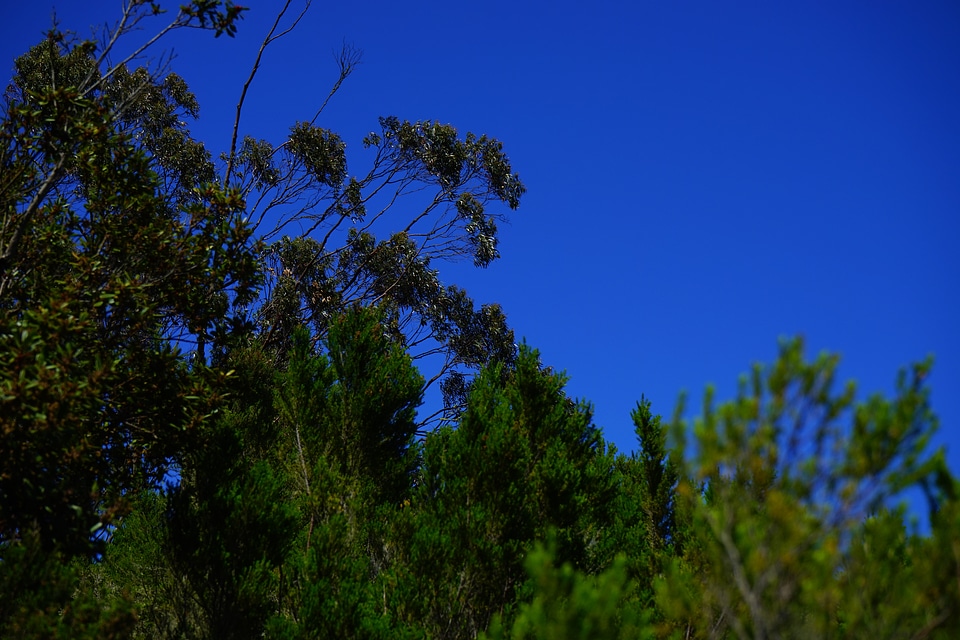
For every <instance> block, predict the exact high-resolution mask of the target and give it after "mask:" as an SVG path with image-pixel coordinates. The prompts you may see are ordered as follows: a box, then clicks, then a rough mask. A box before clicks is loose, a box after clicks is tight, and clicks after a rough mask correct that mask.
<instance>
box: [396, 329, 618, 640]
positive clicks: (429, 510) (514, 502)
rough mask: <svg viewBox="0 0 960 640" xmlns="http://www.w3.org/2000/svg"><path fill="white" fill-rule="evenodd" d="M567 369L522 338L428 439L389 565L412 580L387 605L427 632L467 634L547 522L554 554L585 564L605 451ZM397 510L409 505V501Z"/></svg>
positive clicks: (520, 579)
mask: <svg viewBox="0 0 960 640" xmlns="http://www.w3.org/2000/svg"><path fill="white" fill-rule="evenodd" d="M563 385H564V378H563V377H562V376H559V375H556V374H552V373H550V372H548V371H544V370H542V369H541V368H540V365H539V356H538V355H537V353H536V352H534V351H532V350H530V349H528V348H525V347H523V348H521V351H520V355H519V357H518V359H517V362H516V367H515V368H513V369H511V370H510V371H509V372H508V373H506V375H505V374H504V370H503V368H502V366H500V365H497V366H492V367H488V368H487V369H485V370H484V371H483V373H482V374H481V376H480V377H479V378H478V380H477V382H476V384H475V385H474V387H473V389H472V390H471V392H470V396H469V399H468V402H467V408H466V411H465V412H464V414H463V416H462V417H461V421H460V424H459V425H458V427H457V429H455V430H454V429H450V428H442V429H440V430H439V431H438V432H436V433H434V434H431V435H430V436H429V437H428V438H427V439H426V441H425V443H424V450H423V463H422V467H421V471H420V476H419V478H418V486H417V491H416V492H415V494H414V495H413V497H412V498H411V504H410V507H409V514H408V515H407V517H406V518H405V519H401V520H400V521H399V522H398V524H397V526H398V527H399V532H398V533H397V534H396V535H397V537H398V539H402V540H405V541H406V544H405V546H402V547H400V548H399V549H398V551H397V553H398V558H397V563H396V566H395V567H394V569H393V571H394V572H395V574H396V577H395V578H394V580H396V581H397V582H398V583H402V582H405V581H412V584H413V585H415V586H412V587H411V588H410V591H409V593H411V594H417V595H416V596H415V599H409V600H408V599H405V598H403V597H402V596H403V594H402V593H400V592H399V591H398V597H399V598H400V601H398V602H396V603H395V604H394V605H393V606H394V607H395V611H397V612H398V615H399V616H400V617H401V619H403V620H410V621H419V623H420V624H421V625H423V626H424V627H425V628H426V629H427V633H428V634H429V635H430V636H433V637H442V638H464V637H473V636H475V635H476V634H477V633H478V632H479V631H481V630H483V629H484V628H485V627H486V626H487V624H488V623H489V621H490V619H491V616H492V615H493V614H494V613H501V614H503V613H505V612H507V611H508V610H509V609H510V607H511V606H512V604H513V603H514V601H515V600H516V598H517V596H518V594H519V593H520V590H521V588H522V587H523V585H524V583H525V572H524V569H523V556H524V554H525V552H526V550H527V548H529V546H530V545H531V544H532V543H533V542H534V541H535V540H537V539H542V538H543V537H544V536H545V535H546V533H547V531H548V530H554V531H555V535H556V540H557V553H558V557H559V558H560V560H561V561H562V562H572V563H573V564H574V566H577V567H585V566H588V565H589V564H590V563H591V558H592V554H593V553H594V547H595V546H596V540H597V538H598V537H599V536H600V535H601V528H602V527H603V526H604V525H605V523H606V522H607V521H608V519H609V517H610V516H609V509H610V506H611V501H612V496H613V492H614V480H613V478H612V476H611V473H610V472H611V469H612V467H613V460H612V456H610V455H609V454H608V453H607V452H606V448H605V446H604V443H603V439H602V438H601V436H600V432H599V430H598V429H597V428H596V427H594V426H593V425H592V423H591V416H590V409H589V407H588V406H587V405H584V404H575V403H573V402H572V401H570V400H569V399H568V398H567V397H566V396H565V394H564V393H563ZM404 511H405V512H407V511H408V510H407V509H405V510H404Z"/></svg>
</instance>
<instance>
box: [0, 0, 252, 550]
mask: <svg viewBox="0 0 960 640" xmlns="http://www.w3.org/2000/svg"><path fill="white" fill-rule="evenodd" d="M127 11H128V12H131V13H133V14H134V15H139V14H137V13H136V12H141V13H142V12H143V11H144V8H143V6H142V5H131V6H130V7H128V9H127ZM237 11H238V10H237V9H236V8H235V7H232V6H231V5H229V4H228V5H226V6H225V7H221V3H218V2H217V3H214V2H203V3H194V4H191V5H186V6H185V8H184V9H182V10H181V13H180V14H179V15H178V17H177V18H176V19H175V21H174V23H173V25H172V26H171V27H169V28H176V27H183V26H193V25H197V24H198V21H199V23H200V24H204V20H206V23H207V24H209V23H210V21H211V20H213V22H214V23H215V24H218V25H220V27H217V28H218V29H219V28H221V27H222V28H223V29H225V30H226V29H228V26H229V23H232V22H231V21H232V20H233V19H235V18H236V16H237V15H238V13H237ZM191 12H192V13H191ZM230 16H233V18H230ZM223 21H227V22H226V23H224V22H223ZM127 28H129V27H127ZM122 31H123V28H121V29H120V30H119V32H122ZM119 32H118V33H119ZM95 52H96V48H95V47H94V45H93V44H92V43H81V44H79V45H77V46H75V47H71V46H69V45H68V43H67V41H66V40H65V38H64V37H63V36H62V35H61V34H59V33H58V32H56V31H52V32H51V34H50V36H49V37H48V39H47V40H46V41H45V42H43V43H41V44H39V45H37V46H36V47H34V49H32V50H31V51H30V52H29V53H28V54H27V55H25V56H23V57H22V58H20V59H19V60H18V61H17V72H18V73H17V75H16V77H15V78H14V84H13V86H12V88H11V90H10V92H9V93H8V97H7V100H6V104H5V108H4V115H3V120H2V122H0V139H2V142H3V147H2V151H0V162H2V165H3V167H4V181H3V183H2V185H0V211H2V218H3V219H2V227H0V250H2V255H0V295H2V297H0V314H2V315H0V366H2V373H0V398H2V401H3V411H2V413H0V420H2V425H3V428H2V430H0V433H2V436H0V455H2V457H3V459H4V461H5V464H4V465H3V471H2V472H0V492H2V495H3V501H2V505H0V546H3V545H6V544H8V543H10V542H13V541H16V540H18V539H20V538H21V537H22V536H23V535H24V534H25V532H26V531H27V530H29V529H36V530H37V531H38V532H39V534H40V540H41V542H42V543H43V544H44V546H45V547H48V548H52V547H54V546H58V545H59V546H62V548H63V549H64V550H65V551H67V552H68V553H81V552H84V551H85V550H87V549H89V543H90V539H91V534H95V533H96V532H98V531H100V530H102V529H103V528H104V527H105V526H106V525H108V524H109V523H110V522H111V521H112V519H113V518H114V517H115V516H116V515H117V514H119V513H122V512H123V511H124V509H125V506H124V505H125V499H124V496H125V495H126V494H128V493H129V492H130V491H132V490H135V489H136V488H138V487H141V486H144V485H147V486H149V485H150V483H151V482H155V481H157V480H158V479H159V478H161V477H162V476H163V474H164V473H165V471H166V468H167V464H168V461H169V460H170V459H171V458H172V457H173V456H175V455H176V454H177V453H178V451H179V448H180V447H181V445H182V443H183V440H184V437H185V436H187V435H188V434H189V433H190V432H191V431H192V430H193V429H195V428H196V426H197V425H198V424H199V423H200V422H201V421H202V420H203V417H204V416H205V415H206V414H207V413H209V411H210V410H211V407H212V406H213V404H214V400H215V397H216V390H215V389H216V385H217V384H218V382H219V379H220V378H221V377H222V376H221V374H220V373H218V372H216V371H214V370H211V369H209V368H207V367H205V366H204V365H203V363H202V362H197V363H194V364H191V363H189V362H187V361H186V360H185V359H184V358H183V357H181V355H180V354H179V350H178V346H177V344H176V343H174V342H173V341H172V339H173V338H175V337H180V336H179V335H178V333H177V332H178V328H180V329H184V330H188V331H190V332H193V333H194V334H199V335H208V334H214V333H222V332H224V331H226V330H227V329H229V328H230V327H232V326H234V325H236V324H237V322H238V321H241V320H242V316H241V315H238V313H237V312H236V311H235V309H236V307H237V305H243V304H245V303H246V302H248V301H249V300H250V298H251V296H252V295H253V293H254V290H255V289H254V287H255V286H256V284H257V281H258V269H259V268H258V265H257V261H256V257H255V255H254V252H253V251H252V250H251V247H250V235H251V231H250V229H248V228H247V227H246V226H245V225H244V223H243V222H242V220H241V215H240V214H241V212H242V209H243V202H242V200H241V199H240V197H239V194H238V193H237V192H235V191H229V190H224V189H221V188H219V187H217V186H216V185H213V184H207V185H205V186H202V187H196V188H195V189H194V192H193V194H192V197H191V198H190V199H189V200H188V199H185V198H180V197H177V196H176V195H173V194H169V193H167V192H166V191H165V190H164V185H163V181H162V180H161V178H160V174H159V173H158V172H159V171H163V166H162V164H160V163H159V162H158V160H157V156H156V155H155V154H151V153H150V152H149V150H148V149H146V148H144V146H143V145H142V144H141V143H139V142H137V141H136V140H135V139H134V138H133V137H132V136H131V135H130V134H129V133H128V132H127V131H126V130H125V129H126V122H127V121H128V120H129V119H130V118H131V117H132V116H131V114H132V113H133V112H135V111H136V110H137V109H138V108H140V106H142V104H141V103H140V102H130V103H128V102H125V101H123V100H118V98H117V95H116V91H115V90H116V83H117V82H123V81H124V78H125V76H124V74H123V72H122V67H112V68H109V69H107V71H106V72H105V73H101V71H100V68H99V67H98V66H97V65H98V63H99V62H101V61H102V60H103V59H104V56H105V55H106V51H101V52H100V57H99V59H95V58H94V57H93V56H94V53H95ZM140 82H141V84H140V85H139V86H141V87H142V86H151V87H153V86H154V84H152V83H154V80H153V79H152V78H150V77H143V78H142V80H141V81H140ZM131 91H132V89H131ZM134 93H136V92H135V91H134ZM148 93H149V92H148ZM154 97H157V98H158V99H159V100H160V101H161V102H163V101H164V100H167V99H168V98H167V97H166V96H154ZM127 98H130V96H129V95H127ZM146 99H147V98H144V100H146ZM168 106H170V105H168ZM170 108H171V109H173V108H174V107H173V106H170ZM211 292H219V293H218V294H217V295H211ZM231 307H233V310H232V309H231Z"/></svg>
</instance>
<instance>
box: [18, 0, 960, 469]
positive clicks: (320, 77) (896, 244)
mask: <svg viewBox="0 0 960 640" xmlns="http://www.w3.org/2000/svg"><path fill="white" fill-rule="evenodd" d="M12 4H13V6H11V7H10V8H8V9H5V11H4V14H5V20H4V21H3V24H2V26H0V32H2V35H3V37H2V38H0V48H2V58H3V60H5V61H7V62H5V63H4V64H7V65H8V67H12V60H13V58H14V56H16V55H18V54H20V53H22V52H23V51H25V50H26V48H27V47H28V46H30V45H31V44H32V43H34V42H35V41H37V40H38V39H39V38H40V36H41V34H42V32H43V30H44V29H45V28H46V27H47V26H48V25H49V18H50V10H51V7H52V6H53V3H52V2H49V1H47V2H31V3H27V2H18V3H12ZM170 4H171V6H176V4H177V3H176V2H174V3H170ZM245 4H249V5H252V9H251V10H250V11H249V12H247V14H246V18H245V19H244V20H243V21H242V22H241V24H240V32H239V34H238V36H237V37H236V38H235V39H233V40H231V39H229V38H220V39H214V38H213V37H211V36H210V35H209V34H205V33H199V32H187V33H184V34H181V35H178V36H176V37H174V38H170V39H169V40H168V41H167V45H168V46H173V47H174V51H175V53H176V54H177V56H178V57H177V59H176V60H174V62H173V69H174V70H175V71H176V72H177V73H179V74H180V75H182V76H183V77H184V78H185V79H186V80H187V82H188V83H189V85H190V87H191V88H192V90H193V91H194V92H195V93H196V94H197V97H198V99H199V101H200V104H201V121H200V122H199V123H198V124H197V125H196V126H195V127H194V131H195V132H196V133H197V135H198V136H199V137H201V138H202V139H204V140H205V141H207V142H208V143H209V145H210V147H211V148H212V149H214V150H217V151H219V150H222V149H225V148H226V146H227V143H228V140H229V133H230V128H231V125H232V116H233V113H234V108H235V105H236V101H237V97H238V95H239V92H240V88H241V85H242V82H243V80H244V79H245V78H246V75H247V73H248V72H249V68H250V64H251V63H252V60H253V58H254V55H255V53H256V48H257V46H258V45H259V42H260V40H261V39H262V38H263V35H264V34H265V33H266V30H267V28H268V27H269V24H270V23H271V22H272V20H273V17H274V15H275V13H276V10H277V9H278V7H279V6H280V4H281V3H279V2H277V1H276V0H270V1H268V2H258V1H257V0H249V2H246V3H245ZM294 5H295V6H298V5H297V3H296V2H295V3H294ZM119 6H120V2H119V1H118V0H111V1H109V2H107V1H101V0H98V1H92V2H91V1H88V0H83V1H80V0H63V1H61V2H58V3H56V7H57V14H58V16H59V18H60V19H61V21H62V26H64V27H66V28H69V29H73V30H75V31H77V32H78V33H80V34H81V35H85V34H86V33H87V32H88V27H89V26H90V25H92V24H96V23H103V22H105V21H108V20H110V21H112V20H114V19H116V18H117V17H118V16H119ZM344 41H346V42H349V43H352V44H353V45H355V46H356V47H358V48H359V49H362V50H363V64H362V65H361V66H360V67H359V68H358V70H357V71H356V73H355V74H354V75H353V76H351V77H350V78H349V80H348V81H347V82H346V84H345V85H344V87H343V89H342V91H341V92H340V94H339V95H338V96H337V97H336V98H335V99H334V101H333V102H332V103H331V105H330V107H328V109H327V110H326V111H325V112H324V116H323V117H322V118H321V120H320V121H318V124H320V125H321V126H324V127H328V128H330V129H333V130H334V131H337V132H339V133H340V134H341V135H342V136H343V138H344V139H345V140H346V142H347V143H348V152H350V151H351V150H353V151H356V150H358V149H359V148H360V140H361V139H362V137H363V136H364V135H365V134H366V133H367V132H369V131H372V130H374V129H376V126H377V118H378V117H379V116H382V115H396V116H398V117H400V118H401V119H409V120H418V119H431V120H432V119H435V120H439V121H441V122H444V123H450V124H453V125H454V126H456V127H458V128H459V129H460V130H461V131H462V132H466V131H468V130H472V131H475V132H478V133H488V134H490V135H492V136H494V137H497V138H499V139H500V140H501V141H503V143H504V145H505V150H506V152H507V153H508V155H509V156H510V159H511V161H512V162H513V165H514V168H515V170H517V171H518V172H519V173H520V176H521V178H522V179H523V181H524V183H525V184H526V186H527V188H528V192H527V194H526V196H525V197H524V200H523V202H522V205H521V207H520V209H519V210H518V211H517V212H516V213H515V214H513V215H512V217H511V221H510V224H508V225H504V226H502V227H501V245H500V248H501V252H502V254H503V257H502V259H501V260H499V261H498V262H496V263H494V264H493V265H492V266H491V267H489V268H488V269H486V270H483V271H477V270H475V269H473V268H472V266H471V265H470V264H469V263H465V264H457V265H453V266H452V267H450V268H444V269H442V275H443V277H444V279H445V281H447V282H450V283H454V282H456V283H458V284H461V285H463V286H465V287H466V288H467V290H468V291H469V292H470V293H471V294H472V295H473V297H474V299H475V300H477V302H478V303H479V302H499V303H500V304H502V305H503V307H504V309H505V311H506V313H507V315H508V318H509V321H510V323H511V325H512V326H513V328H514V329H515V331H516V333H517V335H518V338H519V337H525V338H526V340H527V341H528V342H529V343H530V344H532V345H533V346H535V347H537V348H539V349H540V350H541V352H542V356H543V359H544V362H545V363H546V364H550V365H552V366H554V367H555V368H557V369H563V370H566V371H567V373H568V375H569V376H570V383H569V387H568V389H569V391H570V393H571V394H572V395H574V396H577V397H580V398H583V399H586V400H589V401H591V402H592V403H593V404H594V405H595V408H596V414H595V415H596V421H597V423H598V424H599V425H601V426H602V427H603V428H604V432H605V434H606V436H607V438H608V439H609V440H612V441H613V442H614V443H616V444H617V446H618V447H619V448H620V449H621V450H630V449H632V448H633V445H634V440H633V431H632V428H633V427H632V424H631V422H630V418H629V413H630V411H631V409H632V408H633V407H634V406H635V404H636V402H637V400H639V399H640V397H641V394H643V395H645V396H646V397H647V398H649V399H650V400H652V402H653V408H654V410H655V411H656V412H659V413H662V414H664V415H665V416H669V415H670V414H671V413H672V411H673V408H674V404H675V402H676V398H677V395H678V393H679V392H680V391H681V390H686V391H687V392H688V393H689V394H690V401H691V404H692V405H694V406H697V405H698V404H699V399H700V397H701V395H702V392H703V389H704V387H705V385H706V384H707V383H713V384H715V385H716V387H717V390H718V397H719V398H720V399H723V398H726V397H730V396H731V395H732V393H733V392H734V390H735V388H736V381H737V378H738V375H739V374H740V373H742V372H744V371H746V370H747V369H748V368H749V366H750V364H751V363H752V362H756V361H764V362H766V361H770V360H772V358H773V357H774V356H775V354H776V351H777V340H778V338H779V337H781V336H790V335H796V334H803V335H804V336H805V338H806V342H807V346H808V350H809V353H810V354H811V355H814V354H816V353H817V352H819V351H821V350H830V351H834V352H839V353H841V354H842V356H843V361H842V365H841V375H842V377H843V378H854V379H856V380H857V381H858V382H859V384H860V389H861V391H862V392H864V393H866V392H870V391H882V392H890V391H891V390H892V389H893V383H894V380H895V377H896V373H897V370H898V369H899V368H900V367H901V366H903V365H906V364H908V363H909V362H912V361H915V360H919V359H922V358H924V357H925V356H926V355H927V354H930V353H933V354H934V355H935V356H936V365H935V368H934V372H933V375H932V376H931V378H930V382H931V386H932V389H933V402H934V407H935V409H936V410H937V412H938V413H939V415H940V417H941V431H940V436H939V438H938V444H944V445H946V446H947V447H948V457H949V460H950V461H951V466H952V468H953V469H954V471H955V472H960V430H958V426H957V425H958V421H960V395H958V391H960V337H958V332H957V327H960V296H958V287H957V285H958V282H960V251H958V249H957V248H956V244H957V243H958V241H960V217H958V213H960V117H958V114H960V5H958V4H957V3H956V2H952V1H929V2H869V3H868V2H846V1H841V0H834V1H832V2H814V1H811V2H795V3H779V2H774V3H771V2H725V3H717V2H705V1H702V2H697V1H690V2H656V3H652V2H604V1H595V2H589V3H583V2H576V3H573V2H517V1H515V2H500V1H497V0H493V1H487V2H483V3H478V2H471V3H459V2H442V3H441V2H406V3H401V2H390V3H387V2H367V3H362V2H358V3H345V2H339V3H329V2H317V3H315V4H314V6H313V7H312V8H311V10H310V12H309V13H308V14H307V16H306V18H305V19H304V21H303V22H302V23H301V24H300V26H299V27H298V29H297V30H296V31H295V32H293V33H292V34H290V35H289V36H287V37H286V38H284V39H283V40H281V41H278V42H277V43H276V45H275V46H274V47H272V48H271V49H268V51H267V53H266V56H265V59H264V62H263V68H262V71H261V73H260V75H259V76H258V77H257V78H256V79H255V81H254V83H253V85H252V87H251V94H250V98H249V103H248V104H247V107H246V110H245V112H244V119H243V121H242V126H241V128H242V132H243V133H251V134H253V135H255V136H256V137H262V138H268V139H272V140H274V141H280V140H281V139H282V138H283V136H284V134H285V133H286V132H287V131H288V128H289V126H290V125H292V124H293V123H294V122H296V121H297V120H308V119H310V117H312V115H313V113H314V111H315V110H316V108H317V106H318V105H319V104H320V102H321V101H322V100H323V98H324V97H325V95H326V93H327V91H328V89H329V87H330V85H331V83H332V82H333V81H334V80H335V78H336V73H337V71H336V67H335V65H334V63H333V58H332V52H333V51H334V50H335V49H337V48H338V47H339V45H340V43H341V42H344ZM357 162H358V166H357V167H356V170H355V172H356V173H360V172H362V171H363V170H364V168H365V167H364V166H363V165H362V162H360V161H357Z"/></svg>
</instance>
